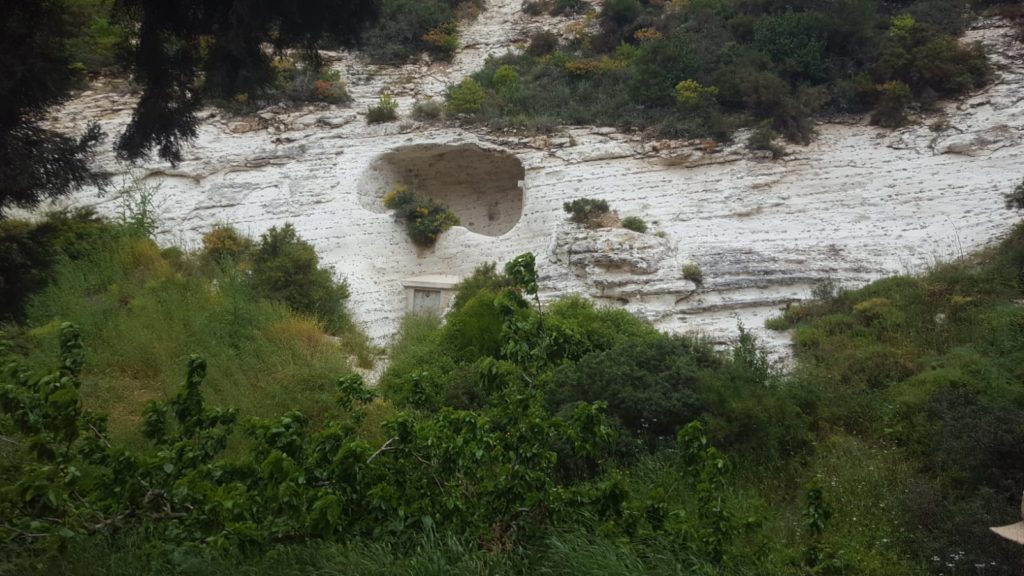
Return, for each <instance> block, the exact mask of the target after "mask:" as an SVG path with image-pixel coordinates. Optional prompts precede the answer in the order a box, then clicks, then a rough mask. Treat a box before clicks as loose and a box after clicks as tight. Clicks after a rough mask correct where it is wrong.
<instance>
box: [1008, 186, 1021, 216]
mask: <svg viewBox="0 0 1024 576" xmlns="http://www.w3.org/2000/svg"><path fill="white" fill-rule="evenodd" d="M1006 208H1007V210H1024V180H1021V181H1020V183H1019V184H1017V186H1016V187H1015V188H1014V189H1013V192H1010V193H1009V194H1007V195H1006Z"/></svg>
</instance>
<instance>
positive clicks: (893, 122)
mask: <svg viewBox="0 0 1024 576" xmlns="http://www.w3.org/2000/svg"><path fill="white" fill-rule="evenodd" d="M878 93H879V96H878V104H877V105H876V106H875V111H874V112H873V113H872V114H871V123H872V124H876V125H878V126H883V127H886V128H897V127H899V126H902V125H904V124H906V123H907V115H906V109H907V105H908V104H910V102H911V96H910V87H909V86H907V85H906V84H904V83H903V82H899V81H893V82H888V83H886V84H882V85H881V86H879V87H878Z"/></svg>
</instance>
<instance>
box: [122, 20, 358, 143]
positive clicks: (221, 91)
mask: <svg viewBox="0 0 1024 576" xmlns="http://www.w3.org/2000/svg"><path fill="white" fill-rule="evenodd" d="M376 7H377V3H376V2H374V1H373V0H119V1H118V2H117V5H116V10H117V11H118V13H119V14H121V15H123V16H124V17H126V18H128V19H129V20H130V21H132V22H135V23H136V24H137V26H136V27H135V34H134V37H133V38H132V39H131V50H130V51H129V62H128V65H129V68H130V70H131V72H132V75H133V77H134V79H135V80H136V81H137V82H138V83H139V84H140V85H141V86H142V88H143V94H142V97H141V99H140V101H139V104H138V107H137V108H136V110H135V114H134V115H133V117H132V121H131V123H130V124H129V126H128V129H127V130H126V131H125V133H124V134H123V135H122V136H121V138H120V140H119V141H118V143H117V148H118V152H119V154H120V155H121V156H122V157H123V158H125V159H128V160H135V159H139V158H142V157H144V156H145V155H146V154H148V153H149V152H150V151H151V150H153V149H154V148H155V149H156V150H157V152H158V154H159V156H160V157H161V158H164V159H166V160H169V161H171V162H176V161H178V160H179V159H180V158H181V146H182V144H183V143H184V142H186V141H188V140H189V139H191V138H193V137H194V136H195V134H196V123H197V120H196V116H195V112H196V110H197V109H198V107H199V104H200V101H201V98H202V97H204V96H212V97H219V98H231V97H233V96H235V95H239V94H246V95H249V96H255V95H258V94H259V93H260V92H261V91H262V90H263V89H264V88H265V87H266V86H267V85H269V84H270V83H271V82H272V81H273V78H274V75H273V70H272V69H271V65H270V63H271V59H270V53H269V52H268V51H267V50H266V48H267V47H273V49H274V50H283V49H286V48H294V49H300V50H302V51H303V52H304V53H305V54H306V56H307V57H309V58H311V59H313V60H316V59H317V58H318V56H317V52H316V48H317V46H318V45H320V44H321V43H322V42H331V43H333V44H342V45H344V44H351V43H353V42H355V41H356V40H357V39H358V37H359V34H360V32H361V31H362V29H363V27H364V26H365V24H366V23H368V22H369V21H370V20H371V19H372V18H373V17H374V16H375V14H376Z"/></svg>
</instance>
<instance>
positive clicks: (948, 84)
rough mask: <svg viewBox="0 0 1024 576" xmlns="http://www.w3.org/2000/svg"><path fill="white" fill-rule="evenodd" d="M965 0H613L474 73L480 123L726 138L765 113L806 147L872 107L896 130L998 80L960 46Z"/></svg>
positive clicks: (772, 123)
mask: <svg viewBox="0 0 1024 576" xmlns="http://www.w3.org/2000/svg"><path fill="white" fill-rule="evenodd" d="M965 8H966V7H965V5H964V2H960V1H957V0H919V1H914V2H908V1H900V2H877V1H875V0H842V1H839V2H833V1H824V0H822V1H818V0H806V1H803V2H788V1H786V2H782V1H772V0H769V1H763V2H748V1H745V0H692V1H688V2H678V1H677V2H668V1H654V0H651V1H647V0H608V1H606V2H604V4H603V5H602V8H601V10H600V13H599V14H598V16H597V27H598V31H597V32H596V33H591V32H589V31H588V27H587V23H588V22H589V20H586V19H585V20H583V21H582V24H581V25H580V26H579V27H578V28H577V29H576V30H575V32H574V36H573V38H572V39H571V41H570V42H568V43H567V44H565V45H562V46H559V47H556V46H555V45H553V43H552V41H551V39H550V38H549V37H547V36H538V37H537V38H535V39H534V41H533V42H531V45H530V47H529V48H528V49H527V50H526V52H525V53H524V54H521V55H508V56H505V57H502V58H497V59H494V60H492V61H491V62H489V63H488V64H487V66H486V67H485V68H484V69H483V70H481V71H480V72H478V73H477V74H475V75H474V78H475V81H476V82H477V83H479V85H481V86H482V87H483V88H484V89H485V90H486V94H487V96H486V99H485V101H484V104H483V106H482V107H481V108H480V109H479V110H478V111H476V112H475V113H474V114H473V115H472V119H473V120H475V121H477V122H482V123H486V124H489V125H491V126H495V127H506V126H518V127H528V128H535V129H543V128H546V127H550V126H552V125H557V124H586V125H592V124H601V125H610V126H622V127H640V128H649V129H652V130H653V131H655V132H656V133H658V134H661V135H667V136H702V137H711V138H717V139H723V138H727V137H728V135H729V133H730V132H731V131H732V129H733V128H735V127H738V126H742V125H750V124H758V123H761V122H762V121H767V122H768V123H769V126H770V128H772V129H774V130H775V131H777V132H779V133H781V134H782V135H784V136H785V137H786V138H787V139H789V140H792V141H797V142H806V141H807V140H808V139H809V138H810V137H811V133H812V131H813V118H814V117H815V115H817V114H819V113H847V112H852V113H863V112H866V111H873V116H872V119H873V121H874V122H876V123H878V124H880V125H883V126H896V125H899V124H901V123H902V122H903V121H904V120H905V110H906V109H907V107H908V106H910V105H911V104H917V105H919V106H924V107H927V106H930V105H932V104H934V103H935V101H936V100H937V99H939V98H945V97H951V96H956V95H959V94H963V93H964V92H966V91H968V90H970V89H972V88H976V87H978V86H980V85H982V84H983V83H984V82H985V81H986V79H987V78H988V75H989V72H988V66H987V64H986V62H985V58H984V55H983V54H982V53H981V51H980V50H978V49H977V48H974V47H969V46H962V45H960V44H959V43H958V42H957V40H956V37H957V35H959V34H960V33H961V32H962V31H963V29H964V27H965V25H966V23H967V17H968V13H967V11H966V10H965Z"/></svg>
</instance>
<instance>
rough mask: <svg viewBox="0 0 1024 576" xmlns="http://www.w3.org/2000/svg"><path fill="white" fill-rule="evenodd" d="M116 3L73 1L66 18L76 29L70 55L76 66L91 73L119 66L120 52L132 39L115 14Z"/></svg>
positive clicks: (69, 4) (69, 47)
mask: <svg viewBox="0 0 1024 576" xmlns="http://www.w3.org/2000/svg"><path fill="white" fill-rule="evenodd" d="M113 6H114V0H69V1H68V2H66V7H65V10H66V18H67V20H68V23H69V26H70V27H71V29H72V30H77V31H78V34H76V35H74V36H73V37H72V38H71V39H70V40H69V41H68V46H67V49H68V52H69V54H70V56H71V59H72V61H73V62H74V63H75V65H80V66H81V67H83V68H84V69H85V70H86V71H88V72H90V73H96V72H102V71H104V70H109V69H111V68H114V67H115V66H116V65H117V51H118V49H119V48H120V47H122V46H123V45H124V44H125V43H126V42H127V39H128V31H127V30H126V29H125V27H124V26H123V25H122V24H120V23H118V22H117V20H116V19H115V18H114V15H113V14H112V10H113Z"/></svg>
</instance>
